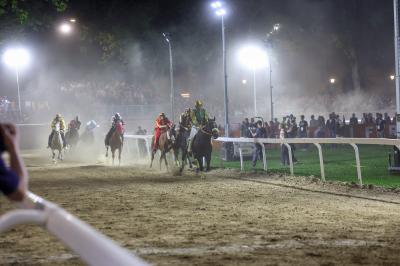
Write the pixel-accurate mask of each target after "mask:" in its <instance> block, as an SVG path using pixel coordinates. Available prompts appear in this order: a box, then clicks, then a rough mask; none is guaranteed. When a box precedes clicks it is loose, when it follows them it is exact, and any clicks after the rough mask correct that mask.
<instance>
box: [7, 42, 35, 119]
mask: <svg viewBox="0 0 400 266" xmlns="http://www.w3.org/2000/svg"><path fill="white" fill-rule="evenodd" d="M30 61H31V56H30V54H29V52H28V50H26V49H24V48H11V49H8V50H7V51H6V52H5V53H4V54H3V62H4V64H6V65H7V66H8V67H11V68H13V69H14V70H15V74H16V78H17V90H18V108H19V115H20V118H22V109H21V95H20V90H19V70H20V69H21V68H23V67H26V66H27V65H29V63H30Z"/></svg>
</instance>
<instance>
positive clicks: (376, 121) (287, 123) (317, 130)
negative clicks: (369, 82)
mask: <svg viewBox="0 0 400 266" xmlns="http://www.w3.org/2000/svg"><path fill="white" fill-rule="evenodd" d="M395 117H396V116H394V117H393V118H391V117H390V116H389V115H388V113H384V114H382V113H376V114H375V116H374V115H373V114H372V113H363V114H362V118H361V119H359V118H358V117H357V116H356V115H355V114H354V113H353V114H352V116H351V117H350V118H349V119H346V118H345V116H341V117H340V116H339V115H338V114H336V113H334V112H333V113H331V114H329V116H328V119H325V117H324V116H322V115H320V116H318V117H317V118H315V115H311V117H310V120H309V121H307V120H306V119H305V116H304V115H301V116H300V120H299V121H298V122H297V118H296V117H295V116H294V115H293V114H291V115H288V116H284V117H283V118H282V120H281V121H278V119H277V118H275V119H274V121H269V122H266V121H265V122H264V121H262V118H251V119H250V120H249V119H248V118H245V119H244V120H243V122H242V124H241V127H240V136H241V137H252V132H255V130H256V128H257V126H256V122H257V121H256V120H258V119H260V120H261V121H262V124H263V132H264V135H263V137H268V138H280V137H282V136H284V137H291V138H294V137H299V138H307V137H315V138H324V137H330V138H335V137H336V136H337V135H338V134H339V135H340V136H343V133H341V131H340V130H341V129H343V128H344V127H345V126H348V127H349V128H354V127H355V126H357V125H364V126H368V127H373V128H374V129H375V130H376V136H377V137H381V138H383V137H391V136H389V135H387V134H386V135H385V129H387V128H388V127H389V125H392V124H395V123H396V119H395Z"/></svg>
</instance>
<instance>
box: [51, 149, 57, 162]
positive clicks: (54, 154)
mask: <svg viewBox="0 0 400 266" xmlns="http://www.w3.org/2000/svg"><path fill="white" fill-rule="evenodd" d="M51 152H52V153H53V156H52V157H51V159H53V160H54V158H55V157H56V153H55V152H54V150H51Z"/></svg>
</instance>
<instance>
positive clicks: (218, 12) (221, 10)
mask: <svg viewBox="0 0 400 266" xmlns="http://www.w3.org/2000/svg"><path fill="white" fill-rule="evenodd" d="M215 14H216V15H217V16H219V17H222V16H225V15H226V10H225V9H222V8H221V9H218V10H217V11H215Z"/></svg>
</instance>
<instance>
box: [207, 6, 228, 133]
mask: <svg viewBox="0 0 400 266" xmlns="http://www.w3.org/2000/svg"><path fill="white" fill-rule="evenodd" d="M211 7H212V8H213V9H214V10H215V14H216V15H217V16H219V17H221V28H222V57H223V58H222V62H223V67H222V68H223V73H224V74H223V75H224V111H225V121H224V122H225V137H229V114H228V103H229V101H228V74H227V71H226V48H225V21H224V16H225V15H226V10H225V9H224V8H223V4H222V3H221V2H220V1H216V2H213V3H212V4H211Z"/></svg>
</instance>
